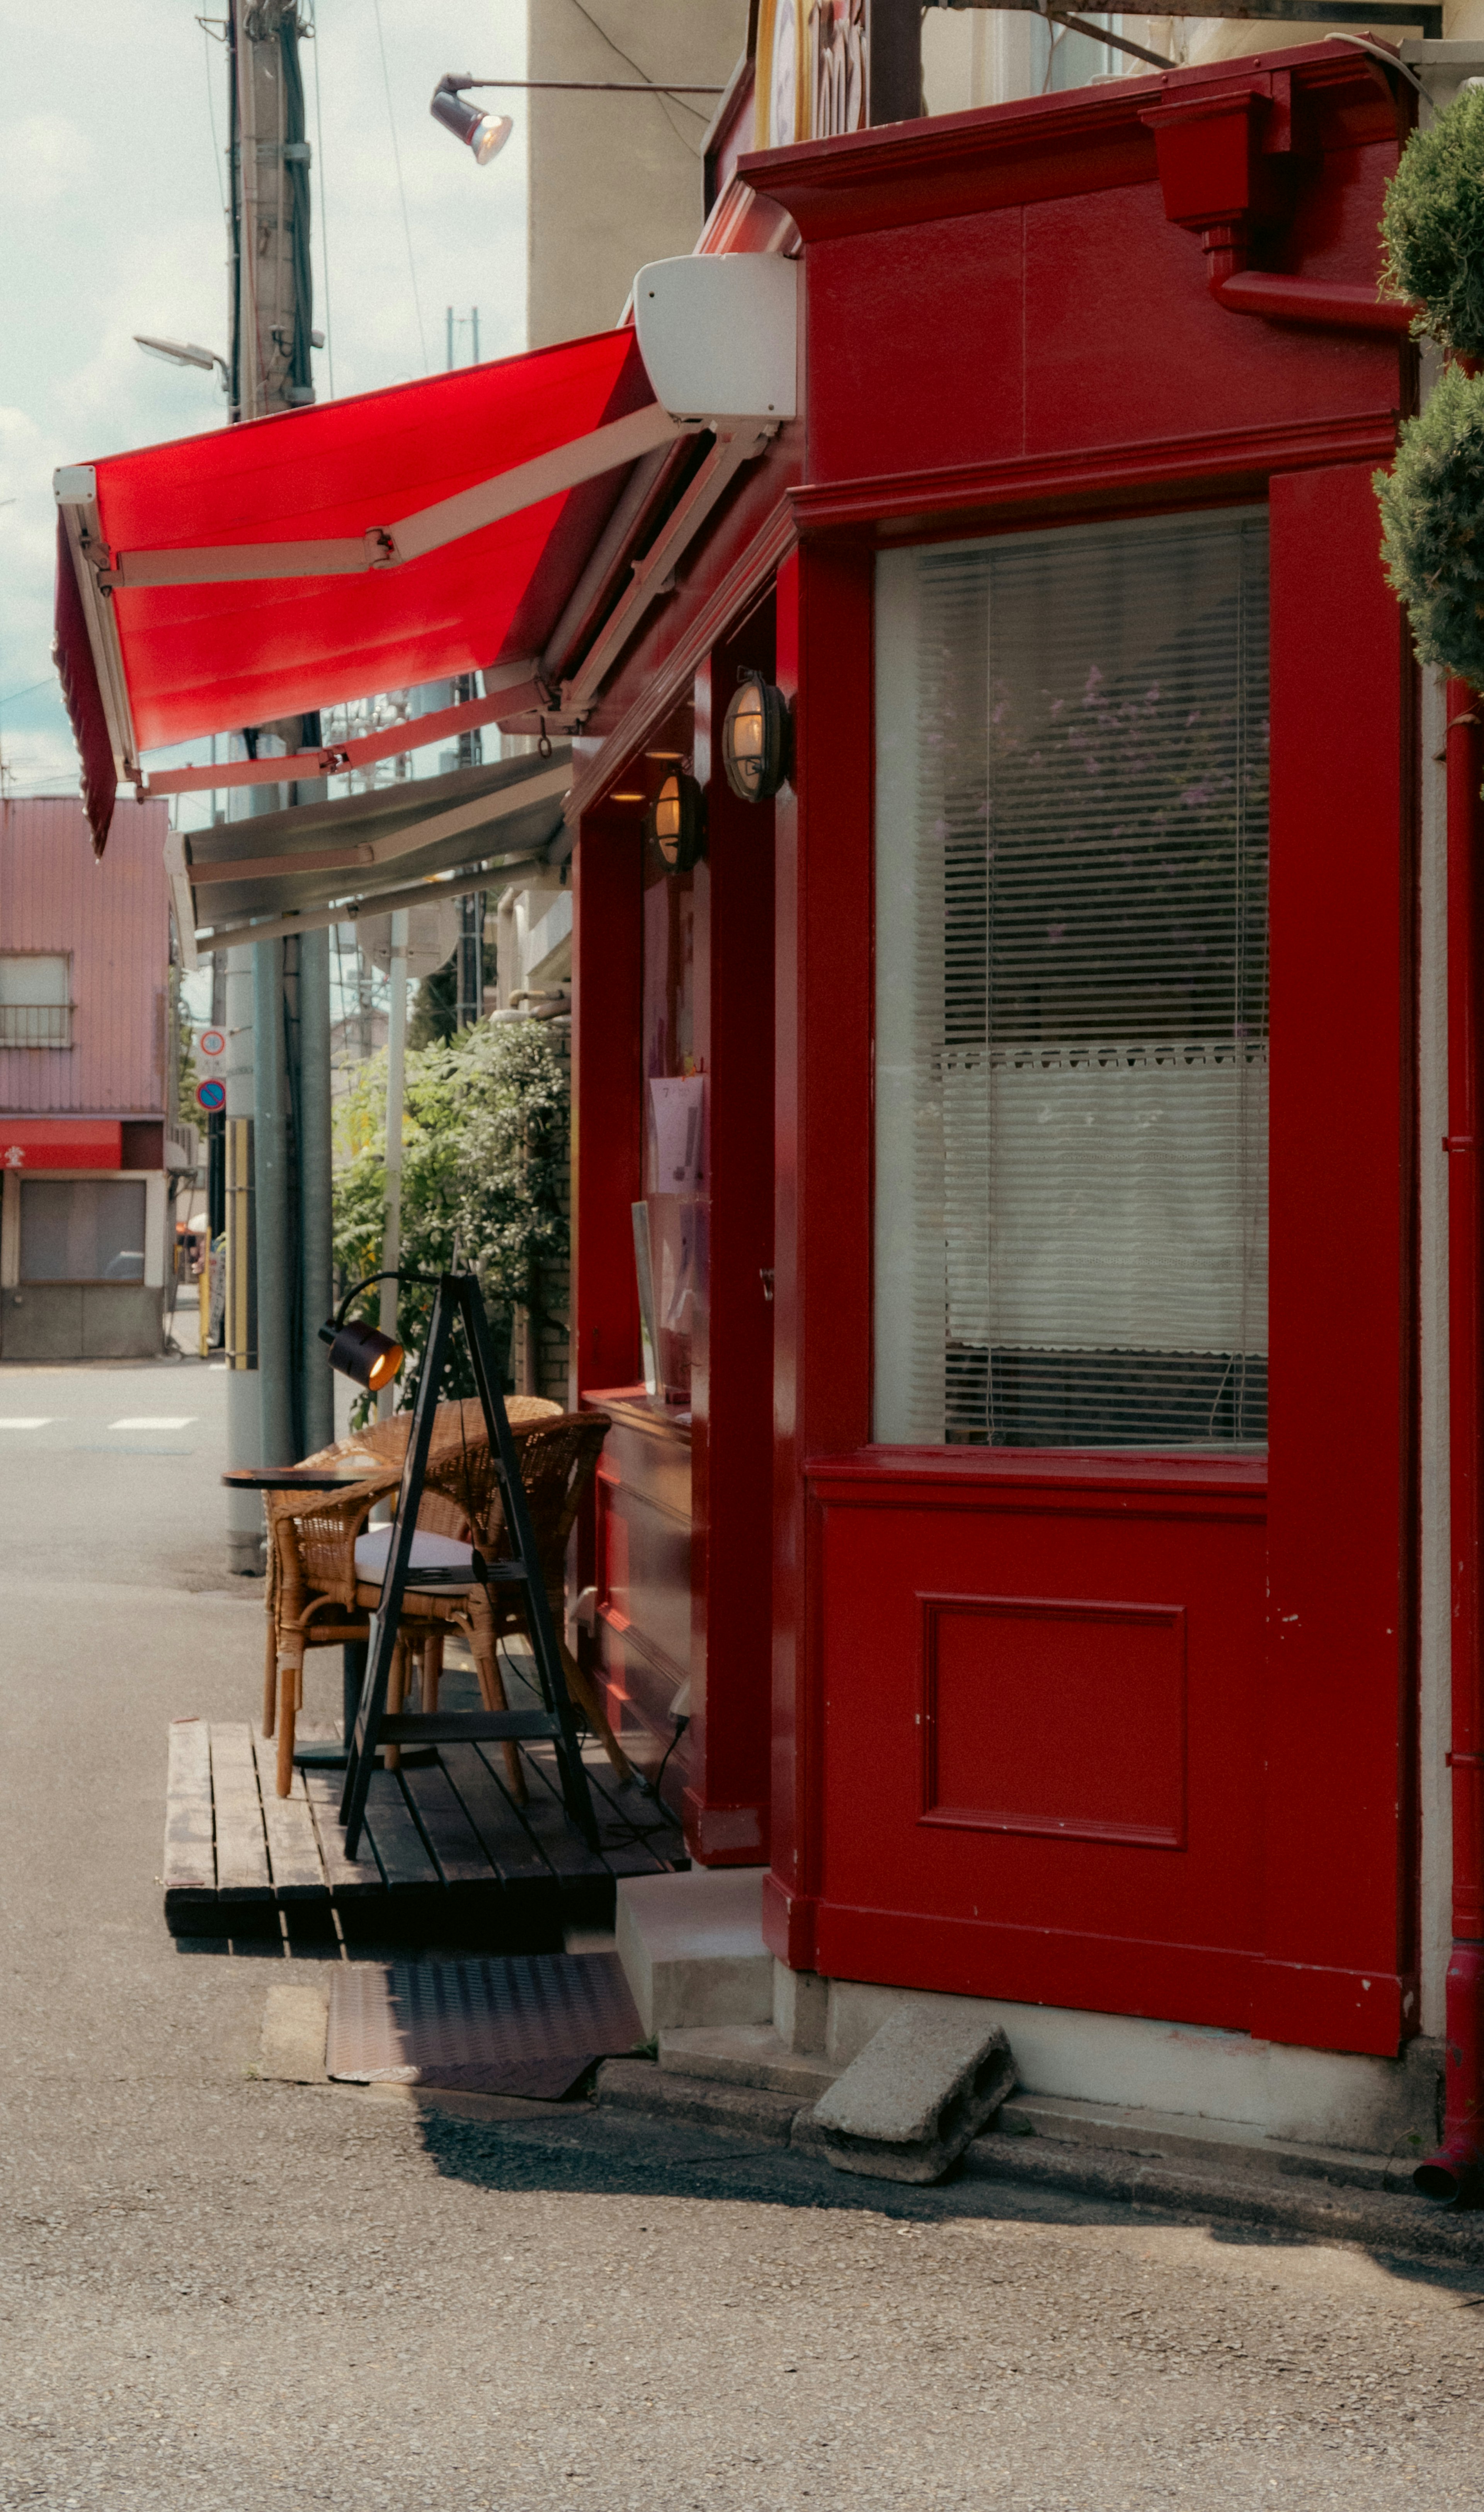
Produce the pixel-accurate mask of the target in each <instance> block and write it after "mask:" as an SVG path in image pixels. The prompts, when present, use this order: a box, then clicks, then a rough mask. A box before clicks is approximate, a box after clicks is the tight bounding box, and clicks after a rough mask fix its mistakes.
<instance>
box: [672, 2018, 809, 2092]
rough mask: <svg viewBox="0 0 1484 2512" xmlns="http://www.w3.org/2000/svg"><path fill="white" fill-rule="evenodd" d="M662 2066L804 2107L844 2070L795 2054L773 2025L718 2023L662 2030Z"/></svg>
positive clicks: (798, 2053) (684, 2074)
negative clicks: (778, 2096) (787, 2096)
mask: <svg viewBox="0 0 1484 2512" xmlns="http://www.w3.org/2000/svg"><path fill="white" fill-rule="evenodd" d="M659 2063H660V2065H661V2066H662V2067H663V2068H666V2069H667V2070H668V2071H670V2072H671V2073H672V2074H676V2075H681V2076H703V2077H706V2078H708V2079H709V2080H710V2081H711V2082H712V2083H713V2084H721V2085H753V2086H756V2087H757V2088H758V2090H759V2091H760V2092H763V2093H771V2094H792V2096H793V2098H794V2100H795V2101H796V2102H800V2103H812V2102H817V2101H818V2100H819V2098H820V2095H821V2094H825V2093H828V2092H829V2090H830V2087H831V2086H832V2085H833V2084H834V2082H835V2079H836V2077H837V2076H838V2075H839V2074H840V2069H839V2067H832V2066H831V2065H830V2064H829V2061H827V2060H825V2059H821V2058H815V2057H812V2056H808V2057H806V2056H805V2055H804V2054H803V2053H802V2052H801V2051H799V2050H791V2049H790V2048H789V2046H788V2043H787V2042H786V2041H783V2040H780V2038H779V2036H778V2034H777V2033H776V2032H775V2031H774V2030H773V2027H772V2025H771V2024H770V2023H721V2024H716V2023H713V2024H702V2025H700V2026H699V2027H698V2028H697V2027H696V2026H694V2025H691V2026H688V2027H684V2028H682V2029H681V2030H678V2031H668V2032H661V2034H660V2036H659Z"/></svg>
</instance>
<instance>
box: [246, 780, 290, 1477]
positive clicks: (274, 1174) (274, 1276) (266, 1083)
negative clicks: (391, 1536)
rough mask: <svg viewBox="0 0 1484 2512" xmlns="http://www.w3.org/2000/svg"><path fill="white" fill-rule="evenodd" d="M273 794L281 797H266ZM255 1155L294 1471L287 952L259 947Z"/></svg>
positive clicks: (264, 1365)
mask: <svg viewBox="0 0 1484 2512" xmlns="http://www.w3.org/2000/svg"><path fill="white" fill-rule="evenodd" d="M266 790H267V791H268V792H271V791H272V790H273V789H272V788H271V787H268V788H267V789H266ZM253 1031H254V1048H255V1050H256V1051H255V1053H254V1059H253V1082H254V1090H253V1154H254V1186H255V1189H256V1202H257V1230H256V1237H257V1392H258V1401H259V1403H260V1405H261V1407H262V1455H263V1460H264V1462H265V1463H266V1464H268V1465H272V1466H290V1465H293V1462H294V1459H295V1457H296V1455H297V1453H298V1452H297V1449H296V1446H295V1444H294V1436H293V1356H294V1355H293V1288H292V1284H291V1279H290V1271H289V1201H290V1149H289V1109H288V1058H287V1053H286V1045H285V1039H284V946H283V944H282V942H257V943H254V947H253Z"/></svg>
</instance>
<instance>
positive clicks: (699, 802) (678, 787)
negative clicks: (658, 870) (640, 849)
mask: <svg viewBox="0 0 1484 2512" xmlns="http://www.w3.org/2000/svg"><path fill="white" fill-rule="evenodd" d="M649 843H650V844H651V845H652V846H653V848H654V851H655V853H656V854H657V855H658V857H659V859H660V862H661V863H662V864H663V865H664V867H665V870H666V872H689V871H690V870H691V869H692V867H693V866H694V865H695V864H697V863H699V861H700V859H701V857H702V855H703V854H704V853H705V852H706V797H705V795H704V794H703V793H702V791H701V788H700V787H699V785H698V784H697V783H696V781H695V778H694V777H693V776H687V775H686V773H685V771H684V769H683V767H677V768H674V769H672V771H671V773H670V774H669V775H668V776H667V777H666V778H665V781H664V783H663V785H661V787H660V789H659V792H658V793H657V794H656V795H655V797H654V800H653V802H652V803H651V804H650V805H649Z"/></svg>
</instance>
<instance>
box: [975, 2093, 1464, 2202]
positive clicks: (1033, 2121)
mask: <svg viewBox="0 0 1484 2512" xmlns="http://www.w3.org/2000/svg"><path fill="white" fill-rule="evenodd" d="M992 2134H996V2135H999V2136H1010V2137H1036V2138H1043V2139H1049V2140H1051V2142H1053V2143H1055V2144H1060V2145H1079V2146H1106V2147H1110V2148H1113V2149H1114V2150H1115V2151H1117V2152H1118V2153H1120V2154H1129V2155H1141V2156H1144V2157H1146V2158H1155V2157H1157V2158H1159V2159H1160V2160H1162V2161H1164V2162H1166V2163H1180V2164H1198V2165H1206V2166H1209V2167H1210V2168H1211V2169H1212V2170H1215V2171H1220V2172H1251V2173H1255V2174H1260V2175H1262V2176H1264V2177H1265V2178H1268V2179H1271V2180H1282V2179H1293V2178H1301V2179H1304V2178H1307V2179H1310V2180H1330V2181H1333V2182H1334V2183H1335V2184H1336V2186H1337V2187H1340V2188H1346V2189H1387V2190H1390V2191H1392V2192H1393V2193H1394V2194H1396V2195H1398V2196H1411V2195H1412V2194H1413V2192H1412V2186H1411V2173H1412V2168H1413V2165H1414V2163H1415V2162H1416V2161H1417V2160H1418V2158H1417V2156H1416V2155H1415V2154H1413V2153H1412V2152H1411V2151H1410V2150H1409V2151H1408V2152H1407V2153H1405V2154H1397V2155H1388V2154H1354V2153H1350V2152H1347V2150H1346V2149H1345V2148H1344V2147H1341V2146H1329V2145H1297V2144H1292V2143H1289V2142H1286V2141H1285V2140H1284V2139H1279V2138H1273V2137H1268V2136H1266V2135H1265V2134H1264V2132H1263V2131H1262V2130H1261V2129H1260V2128H1249V2127H1248V2126H1246V2125H1245V2123H1244V2122H1242V2121H1240V2120H1220V2119H1200V2118H1193V2117H1191V2116H1190V2115H1189V2114H1188V2113H1186V2112H1183V2111H1152V2110H1130V2109H1126V2108H1123V2107H1121V2106H1120V2105H1119V2104H1118V2103H1116V2102H1084V2101H1074V2100H1069V2099H1068V2098H1066V2097H1064V2096H1061V2095H1054V2094H1022V2093H1018V2094H1014V2095H1012V2097H1011V2099H1010V2100H1009V2101H1007V2102H1002V2103H1001V2104H1000V2107H999V2112H998V2115H997V2117H996V2122H995V2129H994V2131H993V2132H992Z"/></svg>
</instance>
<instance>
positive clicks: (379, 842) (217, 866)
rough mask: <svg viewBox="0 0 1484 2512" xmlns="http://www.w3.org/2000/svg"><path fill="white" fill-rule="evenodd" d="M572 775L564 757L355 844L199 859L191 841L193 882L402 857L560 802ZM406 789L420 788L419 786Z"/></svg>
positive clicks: (220, 882)
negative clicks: (466, 800)
mask: <svg viewBox="0 0 1484 2512" xmlns="http://www.w3.org/2000/svg"><path fill="white" fill-rule="evenodd" d="M571 781H572V766H571V761H570V759H559V760H557V761H555V762H554V763H553V765H551V766H549V767H543V768H539V769H538V770H537V772H536V774H535V775H534V776H527V777H524V778H523V779H522V781H521V783H520V784H518V785H507V786H505V787H503V788H502V789H499V790H497V791H495V792H494V793H492V794H483V795H480V796H479V797H478V798H477V799H476V800H475V801H473V802H471V803H459V804H457V805H455V806H454V807H453V809H452V810H449V811H437V812H434V813H433V814H432V816H431V817H430V818H428V819H422V820H411V821H410V822H409V823H408V825H407V826H406V827H405V828H402V829H398V830H396V831H395V832H394V833H392V834H390V835H388V836H387V837H384V838H368V839H365V840H363V841H361V842H360V843H359V844H356V845H355V846H354V847H353V848H352V847H351V846H349V845H347V844H346V842H345V841H344V840H343V839H342V840H341V841H340V842H339V844H333V843H328V844H325V845H323V846H305V847H303V848H302V849H301V850H300V851H298V852H296V853H293V854H283V855H248V856H240V857H238V858H237V859H236V860H235V861H234V860H233V858H232V857H231V856H230V855H218V856H215V857H211V858H208V859H207V860H206V861H204V862H202V863H199V864H198V863H196V862H195V861H193V860H192V859H191V856H190V852H189V841H187V854H186V861H187V866H188V869H189V875H190V883H191V888H192V890H193V891H194V890H197V889H219V888H221V887H223V886H225V885H226V884H227V883H231V882H234V881H273V880H281V879H284V878H286V877H288V876H289V875H292V874H293V873H313V872H319V871H325V872H335V871H338V870H340V869H342V868H349V867H350V866H351V865H353V864H365V865H368V866H375V865H381V864H393V863H397V862H399V861H400V860H401V858H402V857H403V856H404V855H410V854H418V853H421V852H422V851H423V850H424V849H425V848H426V847H428V846H435V845H442V844H446V842H447V841H448V840H449V838H461V837H463V836H465V835H466V834H468V833H471V832H472V831H474V830H476V829H487V828H494V827H496V826H497V825H498V823H499V822H500V821H501V820H510V819H514V818H515V816H516V814H517V812H520V811H525V810H528V809H529V808H530V806H531V805H532V804H535V803H551V802H555V801H556V800H557V799H558V797H559V796H561V795H565V794H566V790H567V788H568V786H569V785H570V784H571ZM404 790H408V791H410V792H412V793H415V791H416V787H415V785H414V786H412V787H411V788H410V789H404ZM336 807H337V808H343V807H344V806H343V805H337V806H336ZM233 825H234V826H235V827H236V828H238V829H240V830H243V831H244V832H246V831H249V830H251V829H252V827H253V822H252V821H251V820H238V821H236V822H235V823H234V824H233ZM259 825H261V824H260V823H259Z"/></svg>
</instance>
